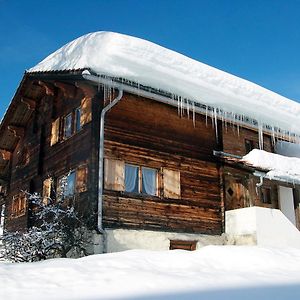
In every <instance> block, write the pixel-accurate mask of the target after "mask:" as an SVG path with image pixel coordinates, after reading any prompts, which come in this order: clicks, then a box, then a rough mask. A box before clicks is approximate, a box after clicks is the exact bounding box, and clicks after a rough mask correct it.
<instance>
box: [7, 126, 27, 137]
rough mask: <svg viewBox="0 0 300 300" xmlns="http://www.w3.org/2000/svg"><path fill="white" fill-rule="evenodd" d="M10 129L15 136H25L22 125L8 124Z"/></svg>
mask: <svg viewBox="0 0 300 300" xmlns="http://www.w3.org/2000/svg"><path fill="white" fill-rule="evenodd" d="M7 128H8V130H9V131H11V132H12V133H13V134H14V136H15V137H17V138H21V137H23V136H24V132H25V130H24V128H23V127H20V126H14V125H8V126H7Z"/></svg>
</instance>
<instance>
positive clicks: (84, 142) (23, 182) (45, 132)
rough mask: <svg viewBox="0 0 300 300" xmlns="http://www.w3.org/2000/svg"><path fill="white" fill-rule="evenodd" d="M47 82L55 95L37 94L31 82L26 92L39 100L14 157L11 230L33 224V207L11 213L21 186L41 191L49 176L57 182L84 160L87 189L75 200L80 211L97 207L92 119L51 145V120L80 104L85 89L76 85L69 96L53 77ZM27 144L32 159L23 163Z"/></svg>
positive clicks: (28, 95) (9, 198)
mask: <svg viewBox="0 0 300 300" xmlns="http://www.w3.org/2000/svg"><path fill="white" fill-rule="evenodd" d="M48 85H49V86H51V87H52V89H53V90H52V92H53V95H47V94H46V93H45V91H44V92H43V93H42V94H36V93H35V90H34V89H33V88H32V86H29V87H28V89H27V91H26V96H27V97H29V98H32V99H33V100H35V101H36V109H35V111H33V112H32V116H31V119H30V121H29V122H28V123H27V126H26V128H25V131H24V136H22V137H21V138H20V140H19V143H18V145H17V147H16V149H15V151H14V153H13V157H12V172H11V179H10V182H11V184H10V191H9V195H8V201H7V204H8V206H7V214H8V217H7V222H6V227H7V229H8V230H25V229H26V228H27V227H28V226H30V225H32V224H30V223H29V221H30V220H29V215H30V209H29V210H27V212H26V214H25V215H23V216H20V217H11V213H10V212H11V208H12V207H11V206H12V197H13V196H14V195H16V194H18V193H19V192H20V191H21V190H24V191H29V192H31V193H33V192H38V193H40V194H42V188H43V181H44V180H45V179H46V178H47V177H53V179H54V182H56V181H57V179H58V177H59V176H62V175H66V174H67V173H68V172H69V171H70V170H74V169H75V168H77V167H78V166H80V165H83V164H86V165H87V167H88V177H89V180H88V191H87V192H83V193H80V194H76V195H75V197H74V204H75V206H76V207H78V208H79V210H80V211H81V212H83V213H86V214H90V215H92V214H93V211H94V209H95V202H96V199H95V195H94V194H92V193H90V191H91V190H93V189H94V182H95V179H94V177H93V176H94V174H95V171H92V168H97V166H95V162H94V158H92V157H93V155H94V156H95V154H94V153H95V150H94V148H93V147H94V146H95V145H94V137H93V135H92V132H93V130H92V127H93V125H92V122H90V123H88V124H86V125H84V126H83V128H82V129H81V130H80V131H79V132H77V133H74V134H73V135H72V136H71V137H70V138H68V139H66V140H61V141H59V142H58V143H57V144H55V145H52V146H50V139H51V125H52V122H53V121H54V120H55V119H56V118H58V117H63V116H65V115H66V114H68V113H69V112H70V111H72V110H74V109H75V108H76V107H79V106H80V103H81V99H82V98H83V93H82V90H81V89H77V88H76V87H75V86H73V90H74V93H73V94H72V96H66V95H65V94H64V93H63V91H62V89H59V88H57V87H56V86H55V82H53V81H51V82H49V83H48ZM95 101H96V100H95ZM25 148H26V149H28V152H29V162H28V164H26V165H24V166H22V165H20V163H19V161H20V155H21V154H22V151H23V150H24V149H25Z"/></svg>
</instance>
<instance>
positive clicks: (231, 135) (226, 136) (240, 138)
mask: <svg viewBox="0 0 300 300" xmlns="http://www.w3.org/2000/svg"><path fill="white" fill-rule="evenodd" d="M222 133H223V151H224V152H226V153H230V154H234V155H239V156H244V155H246V154H247V152H246V146H245V141H246V140H250V141H253V143H254V145H256V147H257V148H258V146H259V136H258V132H257V131H255V130H251V129H247V128H243V127H237V126H234V125H230V124H228V125H226V126H225V125H224V124H223V130H222ZM263 140H264V145H263V149H264V150H265V151H268V152H274V151H273V148H274V147H273V145H272V138H271V137H270V136H269V135H266V134H264V139H263Z"/></svg>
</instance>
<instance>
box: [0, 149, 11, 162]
mask: <svg viewBox="0 0 300 300" xmlns="http://www.w3.org/2000/svg"><path fill="white" fill-rule="evenodd" d="M0 155H1V156H2V159H3V160H10V158H11V152H9V151H7V150H4V149H0Z"/></svg>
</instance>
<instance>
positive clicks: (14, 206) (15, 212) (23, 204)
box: [11, 192, 27, 218]
mask: <svg viewBox="0 0 300 300" xmlns="http://www.w3.org/2000/svg"><path fill="white" fill-rule="evenodd" d="M26 211H27V199H26V195H25V193H24V192H21V193H19V194H16V195H14V196H13V197H12V202H11V217H12V218H19V217H22V216H24V215H26Z"/></svg>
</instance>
